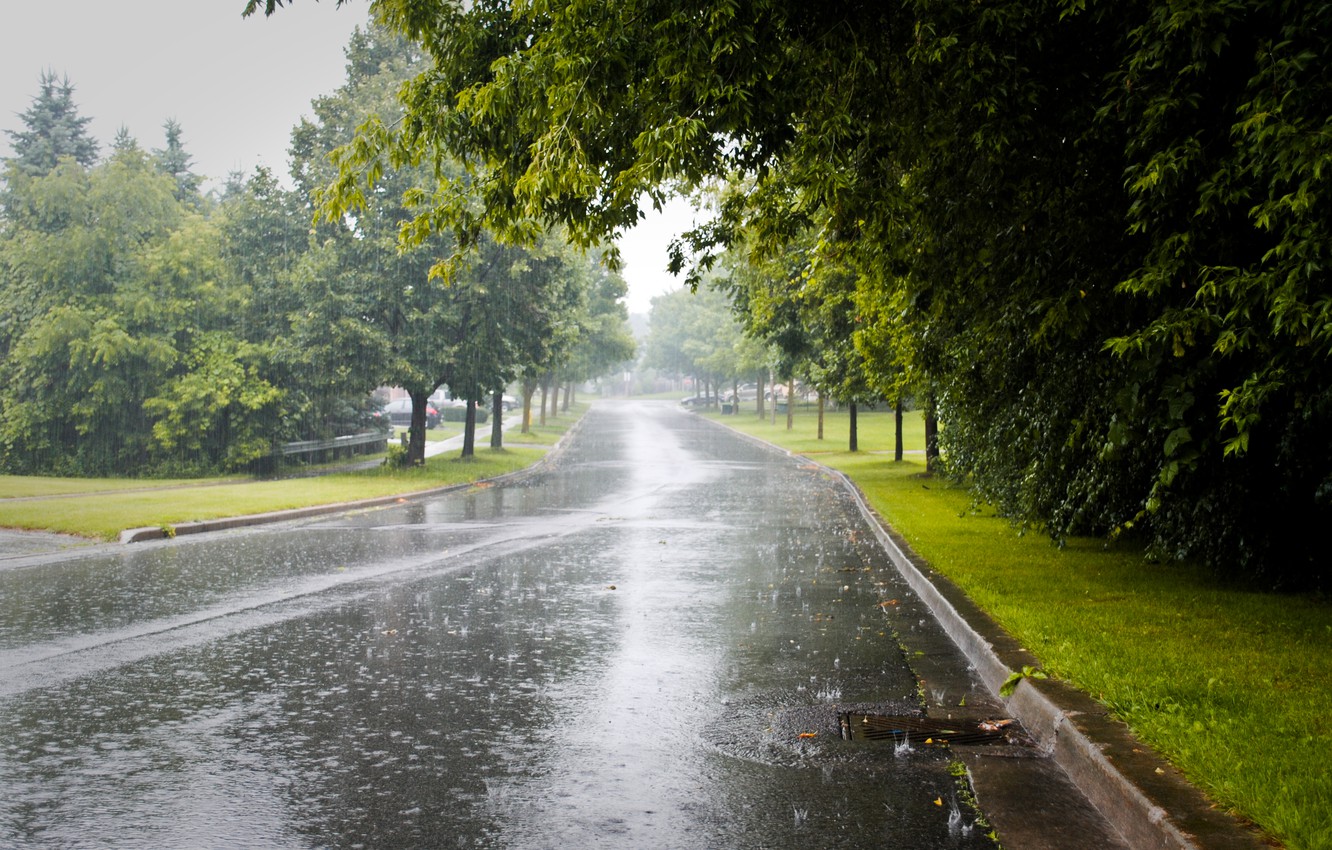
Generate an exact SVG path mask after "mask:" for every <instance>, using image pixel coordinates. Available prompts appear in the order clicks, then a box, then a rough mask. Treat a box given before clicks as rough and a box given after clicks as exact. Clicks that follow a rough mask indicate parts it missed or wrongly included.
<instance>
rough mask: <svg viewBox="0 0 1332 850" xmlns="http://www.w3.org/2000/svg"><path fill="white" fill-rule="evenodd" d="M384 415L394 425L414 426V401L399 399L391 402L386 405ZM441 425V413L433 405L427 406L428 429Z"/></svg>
mask: <svg viewBox="0 0 1332 850" xmlns="http://www.w3.org/2000/svg"><path fill="white" fill-rule="evenodd" d="M384 415H385V416H387V417H388V418H389V421H390V422H392V423H393V424H394V425H411V424H412V400H411V399H410V398H399V399H394V400H393V401H390V402H389V403H388V404H386V405H384ZM438 425H439V411H438V410H436V409H435V406H434V405H433V404H427V405H426V427H427V428H434V427H436V426H438Z"/></svg>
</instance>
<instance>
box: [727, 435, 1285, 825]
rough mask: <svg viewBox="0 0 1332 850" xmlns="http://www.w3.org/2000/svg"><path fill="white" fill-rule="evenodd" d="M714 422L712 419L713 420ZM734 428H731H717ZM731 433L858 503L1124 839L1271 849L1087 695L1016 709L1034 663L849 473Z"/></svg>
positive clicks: (1032, 693) (1028, 699) (910, 579)
mask: <svg viewBox="0 0 1332 850" xmlns="http://www.w3.org/2000/svg"><path fill="white" fill-rule="evenodd" d="M705 421H712V420H705ZM714 424H717V425H719V426H721V427H725V425H724V424H722V423H714ZM727 430H729V431H731V432H732V433H735V434H740V436H743V437H748V438H749V439H751V440H754V441H755V442H758V443H761V444H763V445H765V446H769V447H771V448H774V449H776V450H778V451H782V452H785V453H786V454H787V456H788V457H791V458H793V459H798V460H799V461H800V462H801V463H802V464H814V465H815V466H818V467H819V468H820V469H821V470H822V471H823V472H824V473H825V474H827V475H829V476H831V477H832V478H834V479H836V480H837V481H839V482H840V483H841V484H842V486H843V487H845V488H846V490H847V491H848V492H849V493H850V494H851V496H852V497H853V498H854V499H855V501H856V504H857V505H858V507H859V508H860V512H861V514H862V515H863V516H864V517H865V519H866V520H867V521H868V522H869V523H870V526H871V528H873V529H874V533H875V535H876V536H877V537H878V539H879V542H880V543H881V544H882V546H883V549H884V551H885V552H886V553H887V555H888V558H889V560H890V561H892V563H893V566H894V567H895V568H896V569H897V571H898V572H899V573H900V574H901V575H902V577H903V578H904V579H905V580H906V582H907V583H908V584H909V585H910V586H911V588H912V590H914V591H915V592H916V593H917V595H919V596H920V598H921V601H923V602H924V603H925V604H926V605H927V606H928V607H929V609H930V611H931V612H932V613H933V614H934V617H935V618H936V619H937V620H938V621H939V623H940V625H941V626H942V627H943V629H944V631H945V632H946V633H947V634H948V636H949V637H950V638H952V640H953V642H954V643H956V644H957V646H958V648H959V649H960V650H961V651H962V654H963V655H964V656H965V657H966V658H967V660H968V662H969V663H971V664H972V665H973V666H974V667H975V670H976V673H977V675H978V676H979V677H980V679H981V681H982V682H983V683H984V684H985V686H986V688H988V689H989V691H990V692H991V694H992V695H994V696H995V697H996V698H998V699H1000V700H1001V701H1002V702H1003V703H1004V704H1005V705H1006V707H1007V710H1008V713H1009V716H1011V717H1013V718H1015V719H1017V720H1018V721H1020V722H1021V723H1022V725H1023V726H1024V727H1025V728H1026V730H1027V732H1028V733H1030V734H1031V735H1032V737H1034V738H1035V739H1036V741H1037V742H1038V745H1039V746H1040V747H1041V748H1042V750H1043V751H1044V752H1046V753H1047V754H1048V755H1049V756H1050V757H1051V758H1052V759H1053V760H1054V761H1055V763H1056V764H1058V765H1059V766H1060V767H1061V768H1062V769H1063V770H1064V772H1065V773H1066V774H1067V775H1068V777H1069V778H1070V779H1071V780H1072V781H1073V782H1074V784H1076V785H1077V787H1078V788H1079V789H1081V791H1082V793H1083V794H1084V795H1085V796H1086V797H1087V799H1088V801H1089V802H1091V804H1092V805H1093V806H1095V808H1096V809H1097V810H1098V811H1099V812H1100V813H1101V815H1102V816H1103V817H1104V818H1105V819H1106V820H1107V821H1108V822H1109V823H1110V824H1111V825H1112V826H1113V827H1114V829H1116V830H1118V832H1119V833H1120V835H1121V836H1122V837H1123V839H1124V841H1125V842H1126V843H1127V844H1128V845H1129V846H1130V847H1133V848H1143V850H1149V849H1150V850H1157V848H1160V850H1263V848H1269V847H1270V845H1268V844H1266V843H1265V842H1263V841H1262V840H1261V839H1260V838H1259V837H1258V836H1257V835H1256V834H1254V833H1253V832H1252V831H1250V830H1248V829H1246V828H1245V827H1244V826H1243V825H1242V824H1240V823H1239V822H1238V821H1237V820H1235V819H1234V818H1232V817H1231V816H1230V815H1228V814H1226V813H1225V812H1222V811H1219V810H1217V809H1216V808H1214V807H1213V805H1212V804H1211V802H1210V801H1208V800H1207V798H1206V797H1205V796H1204V795H1203V794H1202V792H1201V791H1199V790H1198V789H1197V788H1195V787H1194V786H1193V785H1190V784H1189V783H1188V782H1187V781H1186V780H1185V779H1184V778H1183V776H1182V775H1181V774H1180V773H1179V771H1178V770H1176V769H1175V768H1174V767H1173V766H1171V765H1170V764H1169V763H1168V762H1166V761H1165V760H1164V759H1163V758H1161V757H1160V756H1159V755H1157V754H1156V753H1155V752H1154V751H1153V750H1152V749H1151V748H1150V747H1148V746H1147V745H1146V744H1144V743H1142V742H1141V741H1139V740H1137V738H1135V737H1134V735H1133V733H1132V732H1131V731H1130V730H1129V728H1128V726H1127V725H1126V724H1124V723H1123V722H1121V721H1119V720H1117V719H1115V718H1114V717H1111V716H1110V713H1109V711H1108V709H1106V708H1105V706H1103V705H1101V704H1100V703H1097V702H1096V701H1095V700H1093V699H1092V698H1091V697H1089V696H1088V695H1087V694H1084V693H1082V692H1081V691H1078V690H1077V689H1075V688H1073V687H1071V686H1068V685H1065V684H1063V683H1061V682H1054V681H1050V680H1033V679H1023V680H1022V681H1021V682H1019V684H1018V686H1017V688H1016V689H1014V691H1013V694H1012V696H1010V697H1009V698H1008V699H1007V700H1003V699H1002V698H1000V697H999V690H1000V688H1001V687H1002V686H1003V684H1004V682H1005V681H1007V679H1008V678H1009V677H1010V676H1011V675H1012V674H1013V673H1015V672H1016V671H1019V670H1021V669H1022V668H1023V667H1024V666H1034V665H1035V663H1036V659H1035V656H1033V655H1032V654H1031V653H1030V652H1029V651H1027V650H1026V649H1024V648H1023V647H1022V646H1020V645H1019V644H1018V642H1017V641H1016V640H1014V639H1013V637H1012V636H1011V635H1009V634H1008V633H1007V632H1005V631H1004V630H1003V629H1002V628H1001V627H1000V626H999V625H998V623H996V622H995V621H994V620H993V619H992V618H991V617H990V616H989V615H988V614H987V613H985V612H984V611H983V610H982V609H980V608H979V607H977V606H976V605H975V603H973V602H972V601H971V600H970V599H969V598H968V597H967V596H966V594H965V593H963V592H962V590H961V589H960V588H958V587H957V586H956V585H955V584H953V583H952V582H951V581H950V580H948V579H947V578H946V577H944V576H942V575H939V574H938V573H935V572H934V571H933V570H931V569H929V566H928V564H927V563H926V562H925V560H924V559H923V558H921V557H920V556H919V555H917V554H916V553H914V552H912V551H911V549H910V546H909V545H908V544H907V543H906V542H905V541H904V540H902V539H901V538H900V537H899V536H898V535H897V534H896V533H895V532H893V531H892V530H891V529H890V528H889V526H888V524H887V523H886V522H885V521H884V520H883V518H882V517H881V516H879V514H878V513H877V512H876V511H875V510H874V509H873V508H872V507H870V505H869V502H868V501H867V500H866V498H865V494H864V493H863V492H861V490H860V488H859V487H857V486H856V485H855V483H854V482H852V481H851V479H850V478H849V477H847V476H846V475H845V474H844V473H842V472H839V471H838V470H835V469H832V468H830V467H827V466H824V465H823V464H821V463H819V462H818V461H817V460H813V459H811V458H809V457H808V456H805V455H797V454H795V453H793V452H790V451H787V450H786V449H783V448H781V447H780V446H776V445H774V444H772V443H769V442H767V441H766V440H762V439H760V438H758V437H754V436H752V435H749V434H744V433H742V432H739V431H735V430H734V429H730V428H728V429H727Z"/></svg>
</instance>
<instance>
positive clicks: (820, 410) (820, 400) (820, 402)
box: [819, 390, 855, 451]
mask: <svg viewBox="0 0 1332 850" xmlns="http://www.w3.org/2000/svg"><path fill="white" fill-rule="evenodd" d="M852 409H854V405H853V406H852ZM852 416H853V417H854V416H855V414H852ZM852 421H853V422H854V421H855V419H854V418H853V419H852ZM819 439H820V440H822V439H823V390H819ZM851 451H855V449H852V450H851Z"/></svg>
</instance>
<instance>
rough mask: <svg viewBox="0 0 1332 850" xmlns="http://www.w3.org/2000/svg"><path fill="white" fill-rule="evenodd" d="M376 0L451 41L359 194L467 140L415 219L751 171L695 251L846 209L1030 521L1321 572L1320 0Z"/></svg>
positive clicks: (429, 42) (704, 254) (993, 470)
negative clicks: (453, 178) (451, 174)
mask: <svg viewBox="0 0 1332 850" xmlns="http://www.w3.org/2000/svg"><path fill="white" fill-rule="evenodd" d="M375 10H376V14H377V15H378V16H379V17H380V19H381V20H383V21H385V22H386V23H387V24H388V25H390V26H392V27H394V28H395V29H397V30H398V31H400V32H402V33H404V34H406V35H407V36H409V37H411V38H413V39H415V40H417V41H418V42H419V43H420V44H421V45H422V46H423V48H424V49H425V50H426V51H428V52H429V54H430V56H431V57H432V60H433V67H431V68H430V69H429V71H428V72H425V73H422V74H420V75H419V76H418V77H416V78H415V79H414V80H413V82H412V83H411V84H409V85H408V86H406V87H405V88H404V90H403V92H402V102H403V104H404V109H405V111H406V118H405V120H403V121H401V122H398V123H396V124H387V123H371V124H370V125H368V126H367V127H366V128H365V129H364V131H363V133H362V134H361V136H360V138H359V139H358V141H357V142H356V143H355V144H353V145H351V146H349V147H347V148H346V149H345V150H344V152H343V154H342V155H341V157H340V173H339V178H338V182H337V184H336V186H335V191H334V195H335V196H336V197H337V198H338V199H339V205H350V206H354V205H356V204H358V203H360V202H362V200H363V199H364V197H365V196H366V194H367V192H368V191H370V189H369V184H368V182H367V180H366V178H367V177H368V178H373V177H374V176H375V168H374V165H373V163H375V162H378V161H380V160H381V159H393V160H399V161H409V160H410V161H422V160H425V161H430V160H433V159H435V158H443V157H457V158H460V159H461V160H462V161H464V162H467V163H468V164H469V169H470V172H469V175H468V180H469V181H471V185H475V186H477V187H479V189H480V192H481V198H480V200H481V203H480V204H479V205H478V204H476V202H475V200H476V199H475V196H474V195H464V194H463V193H461V192H459V191H457V187H456V186H454V185H449V184H440V185H439V186H438V188H436V189H434V190H433V191H432V192H431V193H430V194H429V195H418V196H416V197H415V198H414V201H415V202H416V205H415V218H414V223H413V225H412V226H409V227H408V228H407V229H406V233H407V235H408V238H409V239H421V238H424V237H425V236H426V235H427V234H429V233H431V232H433V231H437V230H441V229H448V230H452V231H453V232H454V233H455V234H456V236H457V238H458V240H459V245H460V246H463V247H466V246H467V245H469V244H470V243H471V242H472V241H474V240H475V239H477V238H478V237H479V234H480V233H481V232H482V231H491V232H494V233H497V234H499V235H500V236H501V237H502V238H510V237H511V238H521V237H522V235H523V233H524V232H526V231H527V230H529V229H530V228H531V226H532V222H533V221H542V222H560V223H562V224H564V225H565V226H567V227H568V228H569V232H570V233H571V234H572V235H573V236H574V238H576V239H578V240H579V241H580V242H582V243H584V244H592V243H594V242H596V241H597V240H599V239H603V238H606V237H608V236H611V235H613V234H614V233H615V231H616V230H618V229H621V228H625V227H628V226H630V225H632V223H633V222H634V221H635V220H636V217H637V207H638V203H639V201H640V199H641V197H642V196H643V195H647V196H648V197H649V198H654V199H660V198H661V197H662V195H663V194H664V193H665V192H666V191H668V190H669V189H670V188H671V187H672V186H673V185H675V183H683V184H684V185H686V186H693V185H697V184H698V183H700V182H701V181H703V180H706V179H710V178H730V177H732V176H733V175H740V176H741V177H742V178H744V179H745V180H747V181H748V183H747V184H745V185H747V187H748V188H747V189H746V190H745V191H744V192H732V193H730V194H728V195H727V196H726V197H725V198H724V199H723V201H722V203H721V204H720V206H719V212H718V215H717V217H716V219H715V220H714V221H713V222H711V223H709V224H706V225H704V226H703V227H700V228H697V229H696V230H695V231H693V232H691V233H689V234H686V235H685V237H686V238H685V239H684V240H683V241H682V243H681V244H680V246H679V250H678V251H677V254H676V257H675V263H676V265H682V264H683V261H684V255H685V253H686V250H685V249H686V248H688V249H689V253H692V254H693V255H695V256H697V257H699V258H700V259H699V264H698V265H697V266H696V267H695V269H694V270H693V275H694V278H693V279H694V280H695V281H698V280H701V279H702V275H703V274H704V273H705V272H706V270H707V268H708V267H709V263H711V262H713V261H715V259H716V257H717V256H718V251H719V250H720V249H721V248H723V247H725V246H727V245H730V244H735V243H738V242H739V241H740V240H742V239H743V240H745V241H747V242H748V243H749V244H750V245H751V246H753V247H754V248H755V249H757V250H758V251H760V252H762V253H773V252H778V251H780V250H782V248H783V246H785V245H787V244H788V243H790V242H791V241H792V240H793V239H796V238H798V237H799V235H800V234H801V233H804V232H806V231H807V230H808V228H809V227H810V226H811V225H813V224H816V223H817V224H818V226H819V227H820V229H821V230H822V232H823V233H824V234H825V235H824V237H823V238H822V239H821V240H820V245H821V247H820V248H819V251H821V252H826V253H827V255H828V256H830V257H846V258H847V259H848V261H849V264H850V265H851V266H852V267H854V268H855V269H856V270H857V274H858V280H859V283H858V284H857V286H858V288H859V289H862V290H863V292H860V293H858V297H859V298H860V299H861V300H862V301H864V300H865V299H873V300H877V301H881V302H885V303H891V304H894V305H896V307H898V308H900V309H901V310H903V311H904V315H903V316H902V317H901V320H900V321H895V324H896V325H897V326H899V327H901V328H903V329H905V330H907V331H908V332H909V333H910V334H911V335H912V336H913V340H912V342H911V343H910V345H905V346H901V347H900V349H899V350H900V351H902V352H905V353H909V354H910V356H911V357H912V358H913V362H912V363H910V364H909V368H908V371H909V372H910V373H912V374H913V375H915V376H916V378H917V383H916V386H917V387H918V389H919V390H920V392H921V393H922V396H923V401H924V402H925V404H926V407H927V410H929V411H936V412H937V414H938V415H939V416H940V417H942V418H943V419H945V420H946V421H947V423H948V427H947V428H946V429H944V430H943V431H942V432H941V433H940V435H939V439H940V442H941V443H942V445H943V449H944V451H943V459H944V461H945V462H946V464H947V466H948V468H949V469H950V470H951V471H952V472H953V473H954V474H956V475H958V476H959V477H964V478H966V479H967V480H969V481H971V482H973V483H974V484H975V485H976V486H977V487H979V488H980V490H981V491H982V494H983V495H984V496H986V497H987V498H990V499H992V500H994V501H995V502H996V503H997V504H999V505H1000V507H1001V509H1002V510H1004V511H1006V512H1007V513H1009V514H1010V515H1011V516H1013V517H1014V518H1015V519H1018V520H1020V521H1026V522H1032V523H1037V524H1041V525H1043V526H1045V527H1046V528H1048V529H1049V530H1050V531H1051V532H1052V533H1054V534H1055V535H1057V536H1058V535H1062V534H1065V533H1073V532H1095V533H1114V532H1115V531H1116V530H1120V531H1122V530H1128V529H1130V528H1131V529H1132V530H1133V531H1134V532H1137V533H1144V534H1145V535H1146V536H1147V538H1148V539H1150V540H1152V541H1154V544H1155V549H1156V550H1157V551H1158V552H1159V553H1160V554H1162V555H1166V556H1170V557H1178V556H1191V555H1197V556H1201V557H1203V558H1204V559H1206V560H1208V561H1209V562H1211V563H1213V564H1215V565H1217V566H1225V565H1230V567H1231V568H1232V569H1233V568H1235V567H1237V566H1238V567H1241V568H1243V569H1245V570H1247V571H1248V572H1250V573H1257V572H1263V571H1266V572H1268V573H1269V574H1270V575H1271V576H1273V577H1274V578H1273V580H1274V581H1275V580H1280V578H1281V577H1282V576H1285V577H1291V578H1293V577H1300V576H1304V575H1321V566H1320V563H1321V562H1320V561H1319V560H1318V558H1317V556H1316V551H1317V546H1316V544H1315V542H1314V537H1313V536H1312V535H1311V534H1310V533H1309V531H1308V530H1307V529H1308V528H1309V527H1314V526H1316V525H1317V523H1316V522H1315V523H1313V525H1312V526H1309V525H1306V526H1305V530H1301V528H1300V527H1297V526H1298V524H1297V523H1295V522H1294V520H1291V519H1290V518H1293V517H1317V518H1321V519H1332V495H1329V494H1332V455H1330V454H1329V450H1328V449H1327V446H1326V441H1325V440H1321V438H1320V437H1318V436H1316V435H1319V434H1322V433H1326V431H1327V430H1328V425H1329V421H1328V416H1329V413H1330V412H1332V405H1330V404H1329V400H1328V393H1329V390H1328V385H1327V382H1326V378H1325V377H1324V376H1325V375H1326V374H1328V373H1329V369H1328V366H1329V365H1332V364H1329V362H1328V361H1329V359H1330V355H1332V330H1329V328H1332V313H1330V312H1329V307H1328V305H1329V304H1330V303H1332V301H1329V299H1328V297H1327V292H1328V289H1327V287H1328V284H1327V278H1326V275H1325V273H1324V269H1326V268H1327V260H1328V258H1327V256H1326V251H1328V250H1329V248H1328V243H1327V240H1326V239H1325V238H1323V234H1325V233H1326V232H1327V230H1328V228H1327V224H1328V205H1327V202H1326V200H1325V197H1324V196H1325V195H1326V194H1327V193H1325V192H1322V191H1321V188H1322V187H1323V186H1324V184H1325V181H1326V180H1327V179H1328V178H1327V169H1326V168H1324V167H1323V165H1322V163H1323V162H1324V160H1325V158H1326V155H1327V141H1326V140H1327V138H1328V132H1327V126H1328V118H1327V107H1326V104H1327V103H1328V98H1329V89H1330V88H1332V84H1330V83H1329V82H1328V80H1327V78H1326V75H1325V74H1323V72H1322V70H1321V69H1323V68H1326V67H1328V59H1329V58H1332V56H1329V55H1328V54H1329V51H1332V42H1329V41H1328V40H1327V39H1326V38H1324V37H1322V35H1321V33H1322V22H1321V20H1322V16H1323V13H1324V12H1325V9H1323V8H1322V7H1321V6H1320V5H1318V4H1307V3H1295V2H1283V0H1235V2H1228V3H1223V4H1202V5H1196V4H1195V5H1191V6H1190V5H1187V4H1179V3H1147V2H1144V0H1134V2H1126V3H1119V4H1113V5H1110V4H1083V3H1073V2H1066V1H1065V0H1048V2H1039V3H1030V2H1025V0H1001V1H1000V2H996V3H986V4H980V5H975V4H971V5H968V4H952V3H939V2H934V0H911V1H910V2H905V3H900V4H864V3H834V4H832V5H831V6H829V5H827V4H823V5H820V6H817V7H815V6H810V5H809V4H805V3H797V2H791V0H756V2H753V3H749V4H744V5H737V4H734V3H730V2H725V0H714V2H705V3H703V4H701V5H697V4H696V5H695V6H691V7H680V6H662V5H659V4H652V3H648V2H646V0H617V2H615V3H610V2H605V0H602V2H591V3H586V2H579V3H572V2H567V0H566V1H565V2H561V0H555V2H550V3H541V4H528V3H513V4H510V3H506V2H494V3H478V4H466V5H458V4H453V3H447V2H443V0H440V2H434V3H422V2H419V0H378V2H376V3H375ZM1015 45H1020V46H1021V48H1020V49H1018V48H1015ZM369 183H373V179H371V180H369ZM899 365H902V364H899ZM1241 492H1243V493H1247V494H1250V496H1252V494H1255V493H1261V494H1262V496H1261V497H1259V500H1260V501H1261V502H1262V503H1263V505H1264V506H1265V507H1270V509H1271V510H1270V512H1263V513H1261V514H1260V513H1259V512H1253V511H1248V510H1247V509H1245V508H1244V507H1242V506H1243V505H1244V504H1245V502H1246V501H1247V500H1246V499H1240V498H1237V494H1239V493H1241ZM1235 553H1238V554H1235Z"/></svg>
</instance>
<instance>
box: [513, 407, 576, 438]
mask: <svg viewBox="0 0 1332 850" xmlns="http://www.w3.org/2000/svg"><path fill="white" fill-rule="evenodd" d="M589 406H590V405H589V404H588V403H586V402H577V403H575V404H571V405H570V406H569V410H568V412H562V413H559V414H556V415H554V416H551V415H550V414H547V415H546V424H545V425H538V424H537V423H538V422H539V421H540V414H539V413H538V412H537V411H535V410H534V411H532V427H531V428H530V429H529V430H528V432H527V433H526V434H524V433H523V432H522V429H521V428H510V429H509V430H507V431H505V432H504V444H505V445H510V444H513V445H518V446H527V445H531V446H553V445H555V442H556V441H557V440H559V438H560V437H562V436H564V432H565V431H568V430H569V426H571V425H573V423H575V422H577V421H578V420H579V419H581V418H582V416H583V414H584V413H586V412H587V409H588V407H589Z"/></svg>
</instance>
